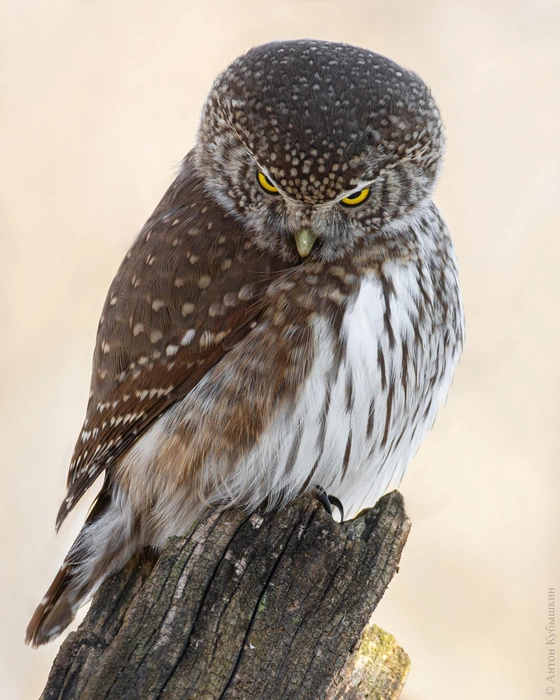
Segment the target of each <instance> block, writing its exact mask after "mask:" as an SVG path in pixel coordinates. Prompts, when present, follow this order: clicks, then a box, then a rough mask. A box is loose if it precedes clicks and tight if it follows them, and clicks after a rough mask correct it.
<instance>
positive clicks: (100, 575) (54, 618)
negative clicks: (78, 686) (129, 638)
mask: <svg viewBox="0 0 560 700" xmlns="http://www.w3.org/2000/svg"><path fill="white" fill-rule="evenodd" d="M112 495H113V496H114V495H115V494H114V493H113V494H112ZM132 521H133V519H132V516H131V512H130V508H129V507H127V504H126V503H124V502H122V501H120V500H119V499H118V498H117V499H116V500H114V498H112V496H111V494H110V493H109V491H108V489H105V488H104V489H102V490H101V491H100V493H99V495H98V497H97V500H96V502H95V503H94V505H93V507H92V509H91V511H90V513H89V515H88V517H87V519H86V522H85V524H84V527H83V528H82V530H81V532H80V534H79V535H78V537H77V539H76V541H75V542H74V544H73V545H72V547H71V549H70V551H69V552H68V555H67V556H66V559H65V560H64V563H63V565H62V566H61V568H60V571H59V572H58V574H57V575H56V576H55V578H54V581H53V582H52V583H51V585H50V587H49V590H48V591H47V592H46V594H45V597H44V598H43V600H42V601H41V602H40V603H39V605H38V606H37V609H36V610H35V612H34V613H33V617H32V618H31V621H30V622H29V625H28V626H27V631H26V634H25V641H26V643H27V644H31V645H32V646H34V647H38V646H40V645H41V644H46V643H47V642H50V641H51V640H52V639H54V638H55V637H57V636H58V635H59V634H60V633H61V632H62V631H63V630H64V629H65V628H66V627H67V626H68V625H69V624H70V623H71V622H72V620H73V619H74V617H75V615H76V612H77V610H78V608H79V607H80V606H81V605H83V604H84V603H86V602H87V601H88V600H89V599H90V598H91V596H92V595H93V594H94V593H95V591H96V590H97V588H98V587H99V586H100V584H101V583H102V582H103V581H104V580H105V578H107V576H109V574H111V573H113V572H114V571H116V570H118V569H120V568H121V566H123V565H124V564H125V563H126V561H127V560H128V559H129V558H130V556H131V555H132V554H133V553H134V551H135V549H136V548H137V544H136V541H135V538H134V536H133V534H132Z"/></svg>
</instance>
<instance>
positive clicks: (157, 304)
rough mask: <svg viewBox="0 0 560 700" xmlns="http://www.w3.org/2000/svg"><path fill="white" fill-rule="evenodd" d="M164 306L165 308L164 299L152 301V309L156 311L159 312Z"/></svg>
mask: <svg viewBox="0 0 560 700" xmlns="http://www.w3.org/2000/svg"><path fill="white" fill-rule="evenodd" d="M163 306H165V302H164V301H163V299H154V301H152V309H153V310H154V311H159V310H160V309H161V308H162V307H163Z"/></svg>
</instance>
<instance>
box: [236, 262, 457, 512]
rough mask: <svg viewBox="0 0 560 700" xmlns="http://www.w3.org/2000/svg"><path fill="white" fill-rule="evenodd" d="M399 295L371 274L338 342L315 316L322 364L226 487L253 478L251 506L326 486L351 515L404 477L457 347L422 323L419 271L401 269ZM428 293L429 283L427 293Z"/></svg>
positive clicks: (396, 273)
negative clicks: (453, 346)
mask: <svg viewBox="0 0 560 700" xmlns="http://www.w3.org/2000/svg"><path fill="white" fill-rule="evenodd" d="M390 279H391V282H392V287H391V290H390V293H388V290H387V288H386V287H385V288H384V287H383V285H382V283H381V281H380V280H379V279H378V278H371V279H368V280H365V281H364V282H363V283H362V285H361V288H360V291H359V294H358V297H357V299H356V301H355V303H354V305H353V307H352V308H351V309H350V310H349V311H348V312H347V313H346V315H345V317H344V321H343V324H342V329H341V335H342V337H341V340H342V346H344V348H345V350H344V352H343V353H342V355H340V354H339V352H338V347H339V344H338V342H337V339H335V338H334V336H333V332H332V330H331V328H330V326H329V324H328V323H327V321H326V320H324V319H319V320H318V321H317V322H316V326H315V333H316V338H317V345H316V347H317V348H318V350H317V354H316V358H315V363H314V365H313V370H312V372H311V374H310V376H309V377H308V379H307V382H306V385H305V387H304V388H303V390H302V392H301V394H300V396H299V400H298V402H297V405H296V406H295V408H294V407H293V406H292V407H290V408H288V407H286V409H285V410H282V411H281V412H280V414H279V416H278V418H277V420H276V421H275V423H274V424H273V426H271V428H270V429H269V430H268V431H267V432H266V434H265V435H263V436H262V438H261V439H260V440H259V442H258V443H257V444H256V445H255V446H254V448H253V449H252V451H251V452H250V454H249V455H248V456H246V458H245V459H244V460H243V462H242V463H240V464H239V465H238V468H237V470H236V473H235V475H234V476H233V478H232V479H231V481H228V484H227V492H228V493H229V494H230V496H232V495H233V496H234V497H235V496H236V495H237V494H239V496H241V493H242V492H243V491H244V493H245V498H244V499H243V500H244V501H245V502H247V498H246V494H247V484H248V483H251V484H252V489H251V496H250V498H249V503H250V505H255V506H256V505H257V504H258V503H259V502H261V501H262V499H263V497H264V496H265V495H266V496H267V497H268V502H269V503H270V504H271V505H276V504H279V503H282V502H285V501H288V500H291V499H293V498H294V497H295V496H296V495H297V494H298V493H299V492H301V491H303V490H308V489H310V488H313V487H314V486H317V485H320V486H322V487H323V488H324V489H326V491H327V492H328V493H330V494H333V495H335V496H337V497H338V498H339V499H340V500H341V501H342V503H343V505H344V508H345V511H346V513H347V515H348V516H351V515H353V514H355V513H356V512H358V511H359V510H360V509H361V508H363V507H366V506H371V505H373V504H374V503H375V501H376V500H377V499H378V498H379V497H380V496H381V495H382V493H383V492H384V491H385V490H386V488H387V486H388V484H389V482H390V481H391V479H392V480H393V481H394V482H395V483H397V484H398V483H399V481H400V480H401V478H402V476H403V474H404V472H405V470H406V468H407V466H408V463H409V461H410V459H411V458H412V456H413V455H414V454H415V452H416V451H417V449H418V447H419V445H420V443H421V441H422V438H423V437H424V435H425V434H426V432H427V431H428V430H429V429H430V428H431V426H432V424H433V422H434V419H435V416H436V412H437V409H438V406H439V405H440V404H441V402H442V401H444V400H445V397H446V395H447V391H448V389H449V386H450V384H451V380H452V375H453V370H454V368H455V365H456V362H457V359H458V358H457V352H456V350H454V349H447V348H446V347H445V343H444V339H443V334H444V331H445V330H446V329H445V328H440V329H436V330H437V331H439V332H434V324H433V322H432V320H431V319H430V318H424V319H423V320H422V319H419V317H418V306H417V303H418V302H419V300H420V295H421V291H420V288H419V286H418V285H417V280H416V278H415V273H414V272H413V271H411V270H410V268H408V267H406V266H403V265H400V266H397V265H395V266H394V269H392V270H391V276H390ZM425 293H426V290H425V289H424V294H425Z"/></svg>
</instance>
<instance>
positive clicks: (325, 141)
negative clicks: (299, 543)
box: [27, 41, 463, 645]
mask: <svg viewBox="0 0 560 700" xmlns="http://www.w3.org/2000/svg"><path fill="white" fill-rule="evenodd" d="M342 78H344V80H343V79H342ZM443 148H444V136H443V127H442V125H441V120H440V117H439V112H438V111H437V107H436V105H435V103H434V101H433V98H432V97H431V95H430V93H429V91H428V90H427V88H426V87H425V85H424V84H423V83H422V81H421V80H420V79H419V78H418V77H417V76H415V75H414V74H412V73H409V72H407V71H405V70H404V69H402V68H400V67H399V66H397V65H396V64H394V63H392V62H391V61H388V59H385V58H383V57H381V56H378V55H377V54H373V53H371V52H369V51H365V50H363V49H357V48H355V47H350V46H346V45H344V44H329V43H328V42H313V41H295V42H277V43H274V44H269V45H265V46H263V47H257V48H256V49H253V50H252V51H250V52H249V53H248V54H246V55H245V56H243V57H241V58H240V59H238V60H237V61H235V62H234V63H233V64H232V66H230V67H229V68H228V69H227V70H226V71H225V72H224V73H223V74H222V75H221V76H220V77H219V78H218V79H217V80H216V82H215V84H214V86H213V88H212V91H211V93H210V95H209V98H208V100H207V103H206V105H205V108H204V111H203V117H202V121H201V127H200V131H199V138H198V143H197V145H196V147H195V148H194V149H193V151H192V152H191V153H190V154H189V155H188V156H187V157H186V158H185V160H184V162H183V165H182V168H181V171H180V173H179V175H178V177H177V179H176V181H175V182H174V183H173V185H172V186H171V187H170V189H169V190H168V192H167V193H166V195H165V196H164V198H163V199H162V201H161V203H160V204H159V205H158V207H157V209H156V210H155V212H154V213H153V215H152V216H151V217H150V219H149V220H148V222H147V223H146V225H145V226H144V228H143V229H142V231H141V233H140V235H139V236H138V238H137V240H136V241H135V243H134V245H133V246H132V248H131V249H130V251H129V252H128V253H127V255H126V257H125V259H124V261H123V262H122V264H121V267H120V268H119V270H118V272H117V275H116V277H115V279H114V281H113V283H112V285H111V288H110V290H109V293H108V296H107V300H106V303H105V306H104V309H103V312H102V316H101V320H100V324H99V330H98V336H97V344H96V349H95V354H94V361H93V376H92V383H91V393H90V400H89V404H88V408H87V415H86V419H85V422H84V426H83V429H82V432H81V435H80V437H79V439H78V442H77V445H76V448H75V451H74V455H73V458H72V463H71V466H70V472H69V476H68V492H67V496H66V498H65V500H64V502H63V504H62V506H61V508H60V511H59V514H58V518H57V528H58V527H59V526H60V525H61V523H62V522H63V521H64V519H65V517H66V516H67V514H68V512H69V511H70V510H71V509H72V508H73V507H74V505H75V504H76V502H77V501H78V500H79V499H80V498H81V497H82V495H83V494H84V493H85V491H86V490H87V489H88V488H89V486H91V484H92V483H93V482H94V481H95V479H96V478H97V477H98V476H99V475H100V474H101V473H103V472H105V483H104V486H103V488H102V490H101V492H100V494H99V496H98V498H97V500H96V503H95V505H94V507H93V509H92V511H91V513H90V515H89V516H88V519H87V521H86V523H85V525H84V528H83V529H82V531H81V533H80V535H79V537H78V539H77V540H76V542H75V543H74V545H73V547H72V549H71V550H70V552H69V554H68V556H67V558H66V560H65V563H64V564H63V567H62V569H61V571H60V572H59V574H58V575H57V577H56V579H55V581H54V582H53V584H52V586H51V588H50V589H49V590H48V592H47V594H46V596H45V598H44V599H43V601H42V603H41V604H40V606H39V607H38V608H37V611H36V612H35V614H34V616H33V618H32V620H31V622H30V624H29V627H28V630H27V641H28V642H30V643H32V644H34V645H38V644H42V643H44V642H47V641H49V640H50V639H52V638H53V637H55V636H56V635H57V634H59V633H60V631H62V629H64V628H65V627H66V626H67V625H68V623H69V622H70V621H71V619H72V618H73V616H74V614H75V612H76V610H77V608H78V607H79V605H81V604H82V603H83V602H84V601H85V600H87V598H88V597H90V596H91V595H92V594H93V592H94V591H95V590H96V588H97V587H98V586H99V584H100V583H101V581H102V580H103V579H104V578H106V576H108V575H109V574H110V573H111V572H113V571H115V570H116V569H118V568H119V567H120V566H122V565H123V564H124V563H125V562H126V560H127V559H128V558H129V557H130V556H131V555H132V554H133V553H134V552H135V551H137V550H138V549H139V548H141V547H143V546H145V545H151V546H154V547H160V546H162V545H163V543H164V541H165V539H166V538H167V537H168V536H169V535H172V534H181V533H182V532H184V531H185V530H186V529H188V527H190V526H191V525H192V523H193V522H194V520H195V519H196V518H197V517H198V516H199V515H200V514H201V513H202V512H203V511H204V509H205V508H208V507H217V508H223V507H228V506H229V505H231V504H235V505H237V506H239V507H244V508H247V509H248V510H250V509H254V508H256V507H258V506H259V505H262V504H266V506H267V507H278V506H280V505H282V504H283V503H286V502H289V501H290V500H292V499H294V498H296V497H297V496H298V495H299V494H301V493H304V492H306V491H310V490H311V489H313V488H315V487H316V486H317V485H319V484H320V485H321V486H324V487H325V488H326V489H327V490H328V491H329V492H332V493H334V494H335V495H336V496H338V497H339V498H340V499H341V501H342V502H343V504H344V506H345V508H346V509H347V510H348V511H349V512H350V514H351V513H352V512H356V510H357V509H358V508H359V507H360V506H362V505H365V504H371V503H373V502H374V501H375V500H376V498H377V497H378V496H379V495H380V494H381V493H382V492H383V490H384V489H385V488H386V486H387V484H388V482H389V480H390V479H391V478H394V479H396V480H398V479H400V478H401V477H402V474H403V473H404V470H405V469H406V466H407V464H408V462H409V460H410V458H411V457H412V455H413V454H414V452H415V451H416V449H417V447H418V445H419V444H420V441H421V439H422V437H423V435H424V434H425V432H426V431H427V430H428V429H429V428H430V427H431V424H432V422H433V420H434V417H435V412H436V410H437V407H438V405H439V403H440V402H441V401H442V400H443V399H444V398H445V395H446V393H447V389H448V388H449V384H450V382H451V378H452V374H453V370H454V367H455V364H456V362H457V360H458V357H459V353H460V350H461V346H462V336H463V321H462V307H461V299H460V293H459V288H458V283H457V275H456V267H455V257H454V252H453V247H452V244H451V240H450V238H449V235H448V233H447V229H446V228H445V224H444V223H443V221H442V219H441V217H440V216H439V213H438V212H437V209H436V208H435V206H434V205H433V203H432V201H431V193H432V190H433V187H434V184H435V181H436V178H437V174H438V171H439V167H440V162H441V156H442V153H443ZM258 173H260V175H258ZM257 175H258V177H257ZM263 178H264V179H263Z"/></svg>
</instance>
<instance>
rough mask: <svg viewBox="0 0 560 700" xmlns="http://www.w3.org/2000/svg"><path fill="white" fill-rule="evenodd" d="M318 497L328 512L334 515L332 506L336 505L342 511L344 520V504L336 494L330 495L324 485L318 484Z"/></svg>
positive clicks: (342, 519)
mask: <svg viewBox="0 0 560 700" xmlns="http://www.w3.org/2000/svg"><path fill="white" fill-rule="evenodd" d="M316 489H317V491H316V497H317V500H318V501H319V503H320V504H321V505H322V506H323V508H324V509H325V510H326V511H327V513H328V514H329V515H330V516H332V514H333V511H332V506H334V507H335V508H336V509H337V510H338V512H339V513H340V522H341V523H342V522H344V506H343V505H342V503H341V502H340V500H339V499H338V498H337V497H336V496H329V495H328V494H327V492H326V491H325V489H324V488H323V487H322V486H316Z"/></svg>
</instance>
